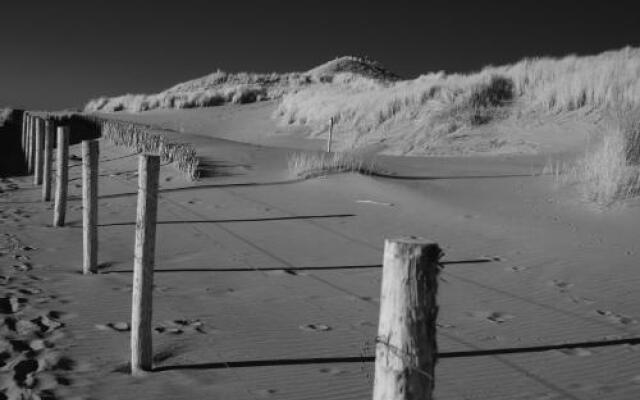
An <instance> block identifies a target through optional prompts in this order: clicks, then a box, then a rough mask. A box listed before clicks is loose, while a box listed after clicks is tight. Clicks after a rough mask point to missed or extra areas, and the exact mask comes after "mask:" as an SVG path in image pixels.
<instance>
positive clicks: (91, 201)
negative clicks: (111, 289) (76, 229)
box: [82, 140, 99, 274]
mask: <svg viewBox="0 0 640 400" xmlns="http://www.w3.org/2000/svg"><path fill="white" fill-rule="evenodd" d="M98 149H99V148H98V141H97V140H83V141H82V243H83V251H82V272H83V273H85V274H92V273H95V272H97V271H98Z"/></svg>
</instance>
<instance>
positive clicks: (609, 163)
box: [551, 107, 640, 206]
mask: <svg viewBox="0 0 640 400" xmlns="http://www.w3.org/2000/svg"><path fill="white" fill-rule="evenodd" d="M611 121H612V122H611V124H610V125H609V126H607V127H606V128H605V131H604V132H603V137H602V138H601V142H600V143H598V145H597V146H596V147H595V149H593V150H590V151H588V152H587V154H585V156H584V157H583V158H582V159H580V160H578V161H577V162H575V163H569V164H556V165H555V166H552V168H551V172H553V174H554V175H555V176H556V181H557V182H559V183H563V184H574V185H577V186H578V187H579V188H580V190H581V191H582V193H583V194H584V196H585V198H586V199H587V200H589V201H592V202H595V203H596V204H599V205H603V206H609V205H612V204H614V203H618V202H621V201H624V200H627V199H630V198H634V197H637V196H639V195H640V107H628V108H623V109H618V110H616V111H615V113H614V118H612V119H611Z"/></svg>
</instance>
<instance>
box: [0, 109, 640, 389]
mask: <svg viewBox="0 0 640 400" xmlns="http://www.w3.org/2000/svg"><path fill="white" fill-rule="evenodd" d="M188 112H189V113H190V114H185V115H186V116H185V115H183V117H182V120H185V121H187V120H191V121H192V122H191V123H192V124H200V125H201V128H200V130H201V131H200V132H198V131H197V130H194V133H202V131H207V129H208V128H206V127H207V126H209V125H211V124H213V125H215V124H216V121H218V119H217V118H222V117H221V116H220V117H216V116H214V117H211V115H210V114H207V115H208V116H207V117H206V118H204V117H203V118H200V119H197V118H195V117H196V116H197V115H199V114H197V112H196V111H192V110H189V111H188ZM203 112H207V113H210V112H211V111H210V110H207V111H203ZM215 112H218V111H215ZM235 112H236V113H237V115H236V116H235V117H228V118H232V119H233V118H234V120H235V121H236V122H234V123H228V122H227V125H226V127H227V128H225V130H224V131H225V132H226V133H225V134H224V135H217V134H214V133H212V134H211V135H195V134H188V132H189V131H188V130H186V129H184V130H185V132H184V134H183V135H184V136H183V138H184V139H185V140H187V141H190V142H194V143H196V144H197V146H198V149H199V152H200V153H201V154H202V155H203V156H204V157H205V159H206V160H208V162H209V163H210V165H211V169H210V174H208V175H207V176H206V177H205V178H204V179H203V180H201V181H199V182H197V183H195V184H193V183H190V182H187V181H185V180H183V178H182V177H181V176H180V174H179V173H177V172H176V171H175V170H173V169H172V168H171V166H163V167H162V168H161V180H160V182H161V187H162V189H164V191H163V192H162V194H161V200H160V203H159V215H158V220H159V224H158V231H157V240H158V242H157V252H156V268H155V269H156V275H155V290H154V307H155V309H154V318H153V321H154V322H153V325H154V331H155V333H154V337H153V338H154V354H155V367H156V370H155V371H154V372H152V373H150V374H148V375H147V376H144V377H136V378H133V377H130V376H129V375H128V374H127V373H126V369H127V361H128V354H129V348H128V346H129V335H128V322H129V319H130V295H131V293H130V292H131V278H132V274H131V268H132V261H133V234H134V225H135V222H134V221H135V203H136V196H135V190H136V157H134V156H132V155H131V154H129V153H127V152H126V151H123V150H121V149H116V148H113V147H111V146H110V145H109V144H108V143H105V142H101V160H102V161H101V164H100V167H101V171H100V173H101V178H100V196H101V199H100V206H99V213H100V217H99V220H100V227H99V241H100V253H99V263H100V273H99V274H97V275H93V276H83V275H81V274H80V273H79V271H80V270H81V214H80V211H81V210H80V200H79V196H80V185H79V184H80V181H79V176H80V169H79V167H78V166H77V164H78V161H77V160H76V161H72V167H71V179H72V180H71V182H70V196H71V201H70V204H69V212H68V226H67V227H64V228H52V227H51V219H52V210H51V205H49V204H45V203H42V202H40V201H39V200H40V190H39V188H34V187H33V186H32V183H31V180H30V179H29V178H28V177H9V178H5V179H4V180H3V181H2V183H1V184H0V188H1V189H2V193H0V202H1V203H0V214H1V216H0V225H1V226H2V233H3V236H1V237H0V241H1V242H0V246H1V247H2V248H0V253H1V257H0V267H1V269H2V272H1V273H0V274H1V275H2V276H3V277H2V279H1V280H0V286H1V287H2V293H3V294H2V299H0V301H1V302H0V308H1V311H2V313H3V315H2V316H1V317H2V318H3V321H4V322H3V323H2V325H1V326H0V331H1V332H2V337H3V339H2V342H0V360H3V361H2V362H1V363H0V371H2V373H3V377H2V380H1V383H0V385H2V386H1V387H2V390H5V393H6V395H9V393H10V392H8V391H7V390H8V389H7V388H9V387H11V388H12V389H11V390H13V391H14V392H12V393H17V392H19V391H23V392H24V393H29V392H28V391H29V390H31V391H33V392H34V393H41V394H42V393H44V395H45V396H43V398H46V395H50V396H55V397H49V398H65V399H66V398H76V399H81V398H82V399H136V400H143V399H200V398H201V399H205V398H206V399H211V398H213V399H218V398H219V399H253V400H256V399H329V400H331V399H335V400H338V399H340V400H342V399H365V398H369V397H370V396H371V390H372V385H373V380H372V379H373V377H372V373H373V364H372V362H371V360H372V358H371V357H372V356H373V349H374V339H375V336H376V327H377V313H378V309H379V304H378V299H379V290H380V272H381V271H380V263H381V260H382V245H383V240H384V238H387V237H394V236H398V235H419V236H424V237H428V238H431V239H434V240H436V241H437V242H438V243H439V244H440V245H441V247H443V249H444V251H445V253H446V256H445V258H444V260H445V261H447V264H446V265H445V268H444V271H443V274H442V279H441V282H440V292H439V302H440V315H439V322H438V346H439V351H440V352H441V354H442V358H441V360H440V361H439V363H438V365H437V368H436V374H437V375H436V395H437V398H438V399H510V400H511V399H637V398H638V397H640V369H639V368H638V367H640V346H639V345H637V344H635V343H637V341H634V340H633V339H634V338H638V337H640V323H638V321H640V302H638V301H637V299H638V296H637V287H638V286H639V285H640V269H639V268H638V252H640V247H639V244H638V240H637V238H638V234H639V233H640V232H638V231H639V229H640V228H639V227H640V224H638V222H639V221H640V208H638V207H637V205H634V204H631V205H628V206H626V207H622V208H616V209H612V210H598V209H595V208H594V207H593V206H591V205H589V204H586V203H583V202H581V201H580V200H579V198H578V197H577V196H576V194H575V193H574V189H572V188H556V187H555V186H554V183H553V177H550V176H545V175H540V172H541V171H542V169H543V167H544V165H545V163H546V162H547V158H548V154H545V153H541V154H537V155H522V156H509V155H503V156H496V157H468V158H453V157H444V158H432V159H421V158H411V159H407V158H400V157H382V158H381V159H380V163H381V165H382V167H383V169H384V170H386V171H387V173H388V175H390V176H391V177H388V178H382V177H364V176H357V175H335V176H329V177H323V178H318V179H313V180H308V181H295V182H291V181H290V177H289V176H288V173H287V171H286V155H287V153H288V152H289V151H291V150H290V148H299V146H298V145H297V144H296V143H298V142H300V140H299V138H294V140H292V142H291V143H290V145H289V146H284V145H280V144H278V143H270V147H264V146H258V145H256V143H255V142H254V143H253V144H247V143H240V142H234V141H231V140H229V139H231V138H233V137H236V136H234V135H235V134H234V131H233V130H234V129H236V128H235V127H237V126H238V125H244V126H245V127H246V126H259V124H260V121H261V120H263V119H264V116H265V115H268V113H267V112H266V111H264V110H262V109H255V108H253V109H252V108H247V109H246V113H247V114H243V111H242V110H236V111H235ZM177 113H178V111H171V112H168V115H170V116H171V118H174V117H175V118H177V119H179V118H178V117H177V116H176V114H177ZM261 113H263V114H264V115H263V114H261ZM158 115H159V112H156V117H152V116H149V115H147V116H146V117H145V118H149V120H148V121H147V122H152V119H153V118H156V119H157V121H159V122H158V124H163V123H166V121H168V120H169V117H168V116H166V115H165V116H164V117H159V116H158ZM243 115H244V117H243ZM256 115H258V116H256ZM260 115H262V116H260ZM247 116H250V117H247ZM163 118H164V119H163ZM205 119H206V121H205V122H203V121H204V120H205ZM163 121H165V122H163ZM238 121H244V122H238ZM269 123H270V122H264V124H269ZM221 124H222V125H223V126H225V125H224V123H223V122H221ZM265 126H267V128H268V125H265ZM267 128H265V129H267ZM237 129H238V132H240V131H242V130H243V129H244V131H245V132H248V131H250V129H249V128H242V129H241V128H237ZM268 129H271V128H268ZM212 131H215V130H214V129H212ZM276 135H278V133H277V132H272V136H274V137H275V136H276ZM215 136H219V137H215ZM240 136H241V135H240V134H238V136H237V137H240ZM243 138H244V139H245V141H251V137H250V135H247V136H244V137H243ZM265 140H270V139H265ZM278 140H284V139H281V138H279V139H278ZM259 144H262V145H264V144H265V143H264V142H263V143H259ZM316 144H317V143H314V142H309V143H308V144H307V145H308V146H309V147H311V148H312V147H313V146H315V145H316ZM79 150H80V149H79V148H78V146H73V147H72V151H71V153H72V154H74V155H76V156H77V155H79ZM45 318H46V319H45ZM12 320H15V321H16V324H13V323H12V322H11V321H12ZM34 320H36V322H33V321H34ZM19 321H24V322H20V326H21V328H20V329H24V331H19V330H18V328H17V322H19ZM38 321H39V322H38ZM44 321H49V322H46V323H45V322H44ZM29 322H31V323H29ZM14 325H16V326H15V327H14ZM16 340H18V341H20V342H19V343H18V342H16ZM607 341H608V342H611V341H613V342H612V344H614V345H609V346H599V345H600V344H602V343H604V342H607ZM575 342H584V345H583V346H581V347H577V348H570V349H562V348H559V349H553V350H546V351H536V352H530V353H517V352H516V353H513V354H491V350H496V349H505V348H520V349H523V348H530V347H535V346H555V345H562V344H564V343H575ZM25 346H28V348H27V347H25ZM592 346H595V347H592ZM484 350H487V351H489V354H486V352H485V353H481V354H480V355H475V356H472V354H469V353H466V356H465V354H464V353H463V354H462V356H461V354H459V353H458V354H455V353H454V352H473V351H484ZM5 354H8V356H6V355H5ZM6 360H9V362H7V361H6ZM34 361H35V363H34Z"/></svg>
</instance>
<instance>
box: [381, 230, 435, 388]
mask: <svg viewBox="0 0 640 400" xmlns="http://www.w3.org/2000/svg"><path fill="white" fill-rule="evenodd" d="M441 255H442V252H441V250H440V247H438V245H437V244H436V243H434V242H431V241H428V240H425V239H421V238H414V237H405V238H399V239H388V240H386V241H385V246H384V260H383V267H382V290H381V295H380V322H379V325H378V337H377V340H376V341H377V343H376V363H375V380H374V387H373V399H374V400H417V399H421V400H432V399H433V388H434V380H433V377H434V370H435V363H436V356H437V345H436V318H437V316H438V305H437V303H436V293H437V289H438V272H439V265H438V261H439V259H440V257H441Z"/></svg>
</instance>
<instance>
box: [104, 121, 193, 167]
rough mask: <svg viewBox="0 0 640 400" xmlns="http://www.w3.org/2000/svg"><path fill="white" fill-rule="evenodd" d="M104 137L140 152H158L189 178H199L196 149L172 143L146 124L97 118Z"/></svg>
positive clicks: (164, 160) (184, 144)
mask: <svg viewBox="0 0 640 400" xmlns="http://www.w3.org/2000/svg"><path fill="white" fill-rule="evenodd" d="M96 120H97V122H98V124H99V125H100V128H101V133H102V137H103V138H105V139H107V140H109V141H110V142H111V143H113V144H114V145H116V146H120V147H126V148H128V149H131V150H133V151H136V152H139V153H143V152H144V153H152V154H158V155H159V156H160V159H161V160H162V161H163V162H170V163H172V164H174V165H175V166H176V168H177V169H178V170H179V171H181V172H183V173H184V174H185V176H186V177H187V178H188V179H191V180H195V179H197V178H198V165H199V160H198V157H197V156H196V150H195V149H194V148H193V146H192V145H190V144H187V143H170V142H168V141H167V140H166V138H165V137H164V136H162V135H160V134H156V133H153V132H152V129H151V128H150V127H148V126H145V125H138V124H134V123H131V122H125V121H114V120H110V119H96Z"/></svg>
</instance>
